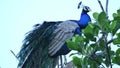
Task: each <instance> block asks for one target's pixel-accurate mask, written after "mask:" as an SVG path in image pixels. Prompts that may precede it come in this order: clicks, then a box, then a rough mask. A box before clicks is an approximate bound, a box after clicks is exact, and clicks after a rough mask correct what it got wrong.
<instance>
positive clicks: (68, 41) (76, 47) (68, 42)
mask: <svg viewBox="0 0 120 68" xmlns="http://www.w3.org/2000/svg"><path fill="white" fill-rule="evenodd" d="M67 45H68V47H69V48H70V49H72V50H78V48H79V46H78V44H77V43H75V42H72V41H70V40H67Z"/></svg>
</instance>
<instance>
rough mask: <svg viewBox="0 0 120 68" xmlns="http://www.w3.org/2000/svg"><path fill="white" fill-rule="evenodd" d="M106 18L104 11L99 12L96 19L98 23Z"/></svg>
mask: <svg viewBox="0 0 120 68" xmlns="http://www.w3.org/2000/svg"><path fill="white" fill-rule="evenodd" d="M105 19H106V13H105V12H101V13H100V14H99V16H98V21H99V22H100V23H103V22H102V21H103V20H105Z"/></svg>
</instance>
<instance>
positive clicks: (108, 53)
mask: <svg viewBox="0 0 120 68" xmlns="http://www.w3.org/2000/svg"><path fill="white" fill-rule="evenodd" d="M105 42H106V52H107V56H108V62H109V65H110V68H112V62H111V58H110V57H111V56H110V52H109V47H108V44H107V35H106V36H105Z"/></svg>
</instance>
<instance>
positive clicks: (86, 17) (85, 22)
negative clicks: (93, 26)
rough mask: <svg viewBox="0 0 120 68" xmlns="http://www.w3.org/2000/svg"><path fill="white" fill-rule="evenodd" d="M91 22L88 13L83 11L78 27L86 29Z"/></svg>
mask: <svg viewBox="0 0 120 68" xmlns="http://www.w3.org/2000/svg"><path fill="white" fill-rule="evenodd" d="M90 21H91V18H90V16H89V15H88V14H87V12H85V11H82V13H81V17H80V20H78V22H77V23H78V25H79V26H80V28H81V29H84V28H85V27H86V26H87V25H88V23H89V22H90Z"/></svg>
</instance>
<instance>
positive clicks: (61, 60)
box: [60, 55, 63, 68]
mask: <svg viewBox="0 0 120 68" xmlns="http://www.w3.org/2000/svg"><path fill="white" fill-rule="evenodd" d="M60 61H61V68H63V60H62V55H60Z"/></svg>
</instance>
